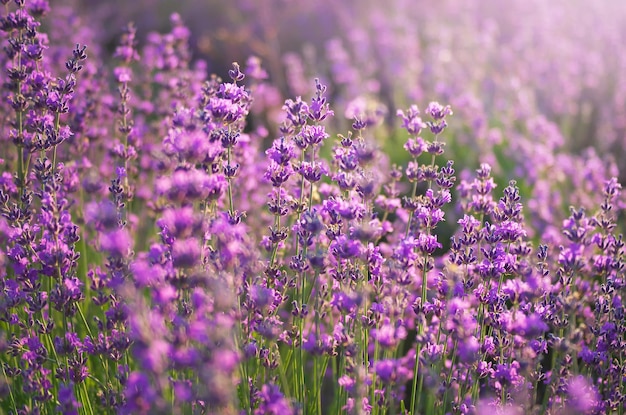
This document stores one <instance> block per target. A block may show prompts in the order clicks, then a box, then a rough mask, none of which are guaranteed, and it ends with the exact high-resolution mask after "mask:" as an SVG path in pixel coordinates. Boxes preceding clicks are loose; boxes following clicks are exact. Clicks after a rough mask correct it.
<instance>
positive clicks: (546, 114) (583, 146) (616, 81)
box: [54, 0, 626, 182]
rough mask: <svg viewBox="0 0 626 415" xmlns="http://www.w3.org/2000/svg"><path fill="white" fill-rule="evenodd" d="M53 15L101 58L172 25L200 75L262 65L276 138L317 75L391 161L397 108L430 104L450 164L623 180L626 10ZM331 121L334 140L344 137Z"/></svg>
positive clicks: (280, 0) (100, 9)
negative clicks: (83, 32) (577, 161)
mask: <svg viewBox="0 0 626 415" xmlns="http://www.w3.org/2000/svg"><path fill="white" fill-rule="evenodd" d="M58 3H59V4H63V5H67V6H68V7H69V8H71V9H72V10H73V11H74V12H76V13H75V15H76V16H80V18H81V19H83V23H86V24H87V27H89V28H90V29H91V33H90V35H89V36H90V42H91V43H96V45H97V47H99V48H100V49H99V50H100V51H101V53H102V55H106V54H107V53H109V54H112V52H113V51H114V49H115V46H116V44H117V42H118V41H119V38H120V35H121V32H122V29H123V28H124V27H125V25H126V24H127V22H129V21H133V22H134V23H135V25H136V27H137V29H138V36H137V38H138V42H139V45H140V47H141V46H142V44H144V43H145V42H146V39H148V38H149V33H151V32H159V33H167V32H168V31H170V30H172V24H171V15H172V13H177V14H179V15H180V17H181V19H182V22H183V23H184V24H185V25H186V26H187V27H188V28H189V47H190V51H191V54H192V58H193V59H194V60H195V59H201V60H204V61H205V62H206V71H207V73H217V74H219V75H222V76H224V75H225V74H226V71H227V70H228V68H229V67H230V65H231V62H233V61H238V62H240V63H242V66H244V63H245V62H246V61H247V60H248V58H249V57H250V56H256V57H258V58H259V59H260V62H261V65H262V67H263V69H264V70H265V71H266V72H267V79H265V80H264V82H263V84H264V85H263V88H262V89H261V91H258V90H257V91H256V92H257V94H256V96H257V97H258V98H257V101H260V102H261V104H260V103H257V106H258V108H257V110H258V112H263V111H264V112H265V114H266V121H267V125H268V128H269V129H270V130H269V131H270V132H271V133H273V134H275V133H276V132H275V130H271V124H272V123H273V122H275V121H276V120H277V119H278V117H279V116H278V115H277V113H279V112H280V106H281V105H282V101H283V100H284V99H285V98H290V97H295V96H298V95H302V96H308V95H310V94H311V90H312V88H313V86H314V83H313V78H315V77H319V78H321V79H322V80H323V82H325V83H327V84H329V86H330V92H331V98H330V101H331V104H332V105H333V107H334V108H335V111H336V112H338V113H339V114H340V115H347V116H352V115H354V114H357V113H358V114H360V116H361V117H370V118H372V122H373V123H378V124H384V126H383V127H381V129H379V130H376V131H377V133H376V134H377V135H378V137H379V141H381V145H382V146H383V147H385V148H386V149H387V150H391V152H392V159H393V158H394V157H397V158H398V161H399V162H401V161H403V160H401V158H402V157H403V156H402V155H401V154H399V153H398V155H397V156H394V155H393V152H394V149H396V148H398V149H400V148H401V144H402V143H403V140H404V139H405V137H395V136H394V131H395V130H394V128H393V126H394V125H397V120H396V117H395V113H396V110H397V109H400V108H406V107H408V106H409V105H411V104H413V103H417V104H419V105H421V106H424V107H425V105H426V104H427V103H428V102H429V101H431V100H437V101H440V102H442V103H446V104H450V105H451V106H452V108H453V109H454V111H455V116H454V117H453V120H452V125H451V127H452V128H451V131H452V133H451V134H452V135H453V138H452V139H451V140H450V141H451V143H450V144H451V146H452V155H454V154H455V153H454V146H455V145H456V146H458V149H466V150H467V151H464V150H458V151H459V152H458V155H460V156H462V157H467V158H468V160H466V164H467V166H477V165H478V163H479V162H490V163H492V164H494V165H496V170H497V169H498V165H500V166H501V167H502V168H501V170H502V171H508V170H510V171H509V175H510V176H512V177H513V176H516V175H526V176H528V175H530V176H532V175H533V174H534V175H536V174H537V172H534V173H533V164H536V165H537V166H543V167H544V170H546V169H547V170H548V171H549V170H550V168H551V166H552V167H554V166H555V165H556V163H563V162H564V161H563V160H560V159H559V155H561V154H563V155H568V154H576V155H577V156H581V157H583V159H582V160H583V161H582V164H583V165H585V164H589V163H587V162H585V161H584V160H585V157H586V159H587V160H590V159H593V160H596V159H597V160H598V161H597V162H596V164H600V165H602V166H603V168H606V169H608V170H611V169H612V168H613V169H614V173H615V174H617V170H616V169H615V168H614V167H619V169H620V170H621V172H622V173H621V176H620V177H621V179H622V182H624V179H625V178H626V175H625V174H624V172H626V153H625V151H624V148H625V147H626V1H621V0H597V1H593V2H589V1H583V0H553V1H545V0H506V1H502V0H442V1H439V2H436V3H435V2H432V1H423V0H389V1H385V2H382V1H377V0H343V1H336V0H319V1H306V0H231V1H228V2H226V1H217V0H197V1H195V0H182V1H181V0H179V1H173V0H137V1H132V2H128V1H125V0H108V1H100V0H59V1H58ZM54 6H55V7H57V6H56V5H54ZM73 41H80V40H79V39H78V40H73ZM84 43H88V42H84ZM90 47H93V46H92V45H90ZM271 107H274V108H275V109H276V110H275V111H272V110H271ZM337 118H340V117H337ZM383 121H386V122H385V123H383ZM336 122H337V123H338V124H337V125H336V128H337V131H338V132H341V131H344V130H345V129H349V126H350V122H346V123H344V124H341V122H340V121H336ZM540 170H541V169H540V168H539V167H538V170H537V171H540ZM561 170H563V169H560V170H559V171H561ZM564 174H566V173H564ZM555 180H556V179H555ZM528 181H532V178H530V179H528Z"/></svg>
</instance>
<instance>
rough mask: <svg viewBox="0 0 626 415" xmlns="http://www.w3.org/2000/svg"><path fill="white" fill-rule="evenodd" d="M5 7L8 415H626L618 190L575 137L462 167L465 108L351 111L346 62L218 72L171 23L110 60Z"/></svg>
mask: <svg viewBox="0 0 626 415" xmlns="http://www.w3.org/2000/svg"><path fill="white" fill-rule="evenodd" d="M1 3H3V6H4V9H3V12H1V13H0V30H1V31H2V35H1V37H0V39H1V41H2V43H3V46H4V55H2V57H1V58H0V61H1V62H2V68H3V70H4V82H3V83H2V86H1V87H2V89H1V93H0V96H1V97H2V100H0V107H1V109H2V113H3V114H4V120H5V122H4V123H2V124H1V125H0V130H1V131H2V132H3V134H1V136H2V137H3V138H1V140H3V141H4V143H3V144H4V145H3V146H2V147H1V148H0V166H2V174H1V176H0V328H1V330H0V365H1V367H2V371H1V373H0V412H2V413H4V412H6V413H13V414H26V413H29V414H30V413H33V414H47V413H64V414H65V413H66V414H80V415H94V414H100V413H106V414H221V415H234V414H241V413H245V414H250V415H252V414H254V415H263V414H275V415H278V414H281V415H282V414H294V415H296V414H322V413H333V414H335V413H337V414H339V413H345V414H374V415H382V414H395V413H403V414H415V415H416V414H420V413H425V414H449V413H451V414H484V413H503V414H504V413H524V414H552V415H559V414H604V413H612V414H613V413H614V414H624V412H626V390H625V384H624V380H625V379H626V364H625V362H624V360H625V355H624V351H625V350H626V319H625V313H624V300H625V298H626V280H625V274H624V270H625V263H624V241H623V236H622V234H623V232H624V230H625V229H626V227H625V226H624V223H623V218H624V210H623V209H624V206H625V204H624V196H623V194H622V193H621V184H620V181H619V178H618V177H619V172H617V171H612V169H613V167H612V166H611V165H608V164H607V165H602V164H601V159H600V158H599V156H598V155H596V154H594V153H584V154H567V155H564V154H561V153H559V154H556V152H557V149H558V148H560V146H561V145H562V141H563V139H564V136H565V135H566V131H565V130H563V131H561V130H559V129H557V128H556V127H555V125H554V124H552V123H551V122H549V121H547V119H545V118H541V117H539V116H537V117H534V118H532V117H522V116H521V115H520V117H519V119H523V120H524V122H526V125H525V127H524V128H525V130H526V131H527V132H529V133H531V134H532V135H534V136H536V137H537V138H538V144H537V145H538V146H539V147H541V151H539V152H537V153H535V151H536V150H537V149H529V148H526V147H525V144H524V143H527V142H528V141H525V140H526V139H525V138H523V137H519V138H520V140H519V143H517V144H516V145H517V147H516V145H512V146H510V148H509V147H507V146H506V145H505V143H503V142H502V141H501V140H498V139H497V137H496V136H497V134H496V133H495V132H494V131H491V133H490V137H491V138H487V139H486V138H485V137H483V136H481V137H476V141H475V142H476V143H478V144H477V145H478V146H479V147H481V148H480V151H482V150H485V153H484V154H482V153H481V154H474V153H476V151H473V150H475V149H474V148H472V146H470V145H464V140H466V138H464V136H463V134H467V131H470V132H472V133H476V134H477V133H478V132H484V131H483V129H481V128H482V127H480V126H479V125H478V124H480V122H481V121H480V120H476V119H474V120H473V121H471V122H470V123H469V124H467V123H466V122H467V117H468V112H470V110H471V107H472V105H474V104H472V102H471V99H470V98H468V97H467V96H466V97H465V98H463V99H464V100H465V101H463V99H461V98H459V97H458V96H456V95H454V94H455V93H456V92H457V91H456V89H455V88H452V87H449V88H443V87H442V89H443V90H444V91H443V92H442V94H441V96H442V97H443V98H445V99H446V101H447V102H452V103H453V105H443V104H440V103H438V102H436V101H432V102H430V103H428V104H427V105H426V106H425V107H418V106H417V105H410V106H408V108H406V109H399V110H396V111H390V109H391V108H393V107H394V105H387V107H385V106H383V105H382V104H381V102H379V101H377V100H376V99H373V98H372V94H371V93H373V92H376V91H377V87H375V86H373V85H370V90H368V91H367V93H365V94H363V95H362V96H359V97H351V96H344V95H342V92H343V93H345V94H348V95H349V94H357V93H358V91H359V88H357V86H358V85H357V82H356V80H359V79H360V80H363V79H366V78H367V77H369V76H375V74H365V73H364V72H363V73H360V72H350V73H346V71H347V70H348V69H346V68H345V66H349V65H351V64H352V62H351V61H350V59H348V58H347V57H346V55H345V53H344V52H345V51H343V50H342V49H341V48H342V46H341V45H340V44H339V43H337V42H334V43H332V44H330V45H329V49H332V56H330V57H329V59H330V61H331V63H332V65H331V67H332V68H331V72H333V74H334V75H333V76H334V78H333V77H331V79H326V78H324V77H323V76H321V77H320V78H314V79H311V80H310V82H309V80H307V79H304V78H306V75H305V74H304V73H303V72H302V69H303V68H302V67H300V68H298V62H297V58H294V55H288V56H291V58H289V59H287V60H286V61H287V62H286V63H285V64H286V68H285V72H284V74H286V75H287V78H288V79H287V80H285V79H280V80H279V79H276V78H274V77H276V76H277V73H276V71H275V68H273V67H271V66H270V67H268V68H267V69H266V68H265V67H264V64H265V62H264V61H263V60H262V59H259V58H257V57H255V56H253V57H251V58H250V59H249V60H248V62H247V65H246V67H245V68H244V69H242V67H240V66H239V64H238V63H232V64H231V66H230V69H229V70H228V71H227V72H226V75H227V77H226V76H224V78H221V77H219V76H217V75H209V74H207V73H206V67H207V66H206V64H204V63H196V62H194V61H193V60H192V56H193V50H192V49H191V48H190V46H189V42H190V39H192V36H191V32H190V31H189V29H187V27H186V26H185V25H184V24H183V22H182V19H181V17H180V16H179V15H178V14H173V15H172V16H171V18H170V23H171V26H172V28H171V31H170V32H169V33H166V34H156V33H153V34H150V35H148V36H147V39H146V41H145V42H144V41H143V40H142V39H141V35H140V34H139V33H138V31H137V29H136V27H135V26H134V25H132V24H131V25H128V26H127V27H126V29H125V30H124V31H123V32H122V34H121V36H120V38H119V40H118V43H117V47H115V48H114V53H113V54H112V55H113V56H112V60H111V61H109V59H108V57H106V53H107V52H105V50H104V49H100V48H99V47H98V46H97V44H96V45H95V46H94V47H93V48H92V46H89V48H87V47H85V46H82V45H80V44H78V45H76V46H74V47H69V48H67V49H64V47H63V46H62V42H61V41H59V42H58V44H56V43H55V42H53V41H56V40H58V39H63V38H64V37H67V36H68V30H67V28H66V27H63V25H61V24H60V20H58V19H59V16H62V15H65V16H67V15H71V16H73V19H74V20H72V22H73V23H72V24H73V25H75V26H76V27H81V28H82V29H81V30H83V32H81V33H82V34H81V36H82V37H84V38H85V39H88V40H93V39H96V38H97V36H96V35H97V34H96V33H93V28H90V27H89V26H87V25H83V24H81V21H80V18H81V17H80V16H79V15H73V14H72V13H73V12H72V11H70V10H64V9H63V8H62V7H59V8H58V9H57V8H56V7H55V8H50V7H49V5H48V2H47V1H46V0H12V1H11V0H3V1H1ZM394 4H395V2H394ZM337 7H340V6H337ZM248 8H253V5H248ZM431 13H434V12H431ZM386 24H387V23H385V22H377V27H379V29H380V35H381V38H382V39H384V38H387V39H389V36H391V35H392V33H390V32H389V31H388V30H389V27H388V26H386ZM400 27H403V26H400ZM349 39H350V41H351V42H354V43H357V44H358V42H359V40H358V36H352V37H350V38H349ZM361 40H362V41H363V38H361ZM142 44H143V46H141V47H140V46H139V45H142ZM366 49H367V48H366V47H364V45H360V49H358V50H364V51H365V50H366ZM378 49H380V48H378ZM63 52H67V53H65V54H66V55H67V57H65V58H61V57H60V56H63V55H62V53H63ZM379 52H380V53H383V52H382V51H381V50H379ZM392 52H393V49H392V50H391V52H389V53H390V54H389V55H386V54H385V56H386V58H389V59H392V58H393V59H399V57H398V56H394V55H393V53H392ZM88 55H89V56H88ZM267 63H268V64H269V65H273V64H279V65H280V62H279V61H276V62H267ZM424 70H425V71H427V69H426V68H425V69H424ZM363 71H365V69H363ZM54 74H57V75H56V76H55V75H54ZM399 74H400V75H401V76H406V75H407V74H406V73H404V72H403V71H399ZM366 75H367V76H366ZM378 75H379V76H380V79H381V81H380V82H381V83H382V84H385V83H388V85H386V87H387V88H389V89H388V90H384V91H379V92H381V93H387V94H392V93H393V92H394V91H393V85H392V84H391V82H390V80H389V79H386V77H387V73H386V72H385V71H381V72H380V73H379V74H378ZM436 79H437V77H436V76H435V75H432V79H431V81H435V80H436ZM281 82H286V83H287V84H289V85H288V86H289V88H291V89H292V91H296V92H297V93H299V94H300V95H297V96H295V97H291V98H286V99H284V100H283V99H281V98H280V88H281V87H284V86H285V85H279V84H280V83H281ZM450 82H452V81H450ZM111 86H112V87H113V88H112V89H113V91H111ZM383 86H385V85H383ZM344 89H345V91H344ZM383 89H384V88H383ZM346 91H349V92H346ZM418 95H419V94H418ZM492 98H493V99H496V98H497V99H500V98H501V97H500V96H498V97H492ZM485 99H486V100H487V99H488V97H487V98H485ZM342 100H347V101H349V102H347V103H346V102H343V101H342ZM442 100H443V99H442ZM387 104H391V103H390V102H388V103H387ZM485 105H487V103H485ZM494 105H495V104H494ZM554 105H556V104H554ZM495 106H496V107H497V105H495ZM344 107H345V108H344ZM420 108H421V110H420ZM453 108H454V113H453ZM498 108H499V107H498ZM343 109H345V111H342V110H343ZM499 109H501V108H499ZM524 109H527V108H520V109H519V111H520V113H523V111H522V110H524ZM553 109H554V108H553ZM344 112H345V114H344ZM394 113H395V114H396V115H397V118H395V119H394V118H393V117H392V116H393V114H394ZM341 114H344V115H345V117H343V116H342V115H341ZM476 114H478V112H477V113H476ZM476 114H475V115H476ZM491 115H492V116H493V117H494V118H496V117H502V119H501V123H502V125H504V127H503V131H505V132H506V133H510V134H511V135H512V137H513V136H515V134H520V132H519V130H518V129H517V127H519V126H518V125H515V124H516V123H515V122H514V121H513V120H511V119H508V118H507V117H508V116H509V114H506V113H505V111H504V110H503V111H502V113H499V112H494V113H493V114H491ZM478 116H479V115H476V117H478ZM513 118H515V117H513ZM516 119H517V118H516ZM396 126H398V127H396ZM399 140H402V145H396V144H397V142H398V141H399ZM389 143H391V144H392V145H393V146H394V148H393V149H389ZM465 144H467V143H465ZM395 147H397V148H395ZM483 147H486V148H483ZM511 148H512V149H513V150H515V151H519V153H520V154H519V156H520V157H525V156H530V155H533V154H534V155H535V157H536V158H535V159H532V160H530V161H525V162H524V163H521V162H520V163H513V164H512V165H508V164H507V161H506V159H507V156H506V154H507V153H506V152H507V151H510V149H511ZM542 152H543V153H546V154H543V153H542ZM540 153H541V154H540ZM464 156H466V157H464ZM559 157H561V158H559ZM519 160H520V159H517V158H514V161H519ZM533 160H534V161H533ZM531 162H536V166H535V167H532V166H531ZM607 166H608V167H607ZM553 168H554V169H555V170H554V172H555V173H554V174H555V175H557V176H563V177H554V179H555V180H554V181H553V180H552V179H553V177H551V176H550V172H551V171H553V170H551V169H553ZM605 176H606V177H605ZM585 186H591V187H590V188H589V189H587V188H585Z"/></svg>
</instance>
